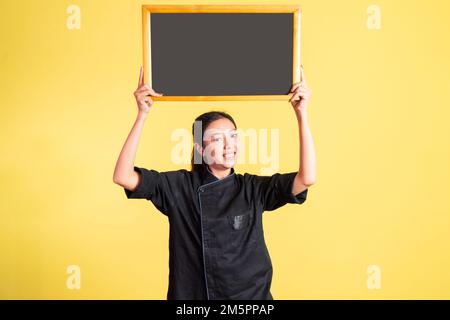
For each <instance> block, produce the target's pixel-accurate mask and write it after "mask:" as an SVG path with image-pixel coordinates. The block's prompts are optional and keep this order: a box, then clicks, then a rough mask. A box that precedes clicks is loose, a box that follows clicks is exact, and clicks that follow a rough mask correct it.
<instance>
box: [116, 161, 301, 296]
mask: <svg viewBox="0 0 450 320" xmlns="http://www.w3.org/2000/svg"><path fill="white" fill-rule="evenodd" d="M134 170H135V171H137V172H139V173H140V174H141V181H140V183H139V185H138V186H137V188H136V189H135V190H134V191H130V190H127V189H125V188H124V190H125V194H126V196H127V198H129V199H130V198H141V199H147V200H150V201H151V202H152V203H153V204H154V206H155V207H156V208H157V209H158V210H159V211H160V212H162V213H163V214H165V215H166V216H167V217H168V219H169V225H170V233H169V289H168V292H167V299H169V300H172V299H202V300H205V299H208V300H213V299H218V300H237V299H245V300H254V299H257V300H272V299H273V297H272V294H271V292H270V285H271V282H272V263H271V260H270V257H269V252H268V250H267V247H266V244H265V241H264V234H263V225H262V213H263V212H264V211H271V210H275V209H277V208H279V207H281V206H283V205H285V204H286V203H297V204H301V203H303V202H304V201H305V200H306V196H307V193H308V189H306V190H304V191H303V192H300V193H299V194H297V195H295V196H294V195H293V194H292V193H291V190H292V185H293V181H294V178H295V175H296V174H297V172H291V173H285V174H280V173H276V174H274V175H272V176H258V175H253V174H248V173H245V174H243V175H241V174H237V173H235V172H234V169H233V168H232V169H231V172H230V174H229V175H228V176H227V177H225V178H223V179H218V178H217V177H216V176H214V175H213V174H212V173H211V171H209V169H208V170H207V171H206V172H205V173H204V174H201V173H199V172H192V171H188V170H184V169H182V170H176V171H166V172H158V171H155V170H148V169H145V168H139V167H134Z"/></svg>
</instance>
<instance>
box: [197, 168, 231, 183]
mask: <svg viewBox="0 0 450 320" xmlns="http://www.w3.org/2000/svg"><path fill="white" fill-rule="evenodd" d="M205 168H206V170H205V172H204V174H203V179H202V185H204V184H207V183H210V182H214V181H217V180H220V179H219V178H217V177H216V176H215V175H214V174H213V173H212V172H211V170H209V167H208V166H205ZM233 173H234V168H231V171H230V174H229V175H228V176H231V175H232V174H233Z"/></svg>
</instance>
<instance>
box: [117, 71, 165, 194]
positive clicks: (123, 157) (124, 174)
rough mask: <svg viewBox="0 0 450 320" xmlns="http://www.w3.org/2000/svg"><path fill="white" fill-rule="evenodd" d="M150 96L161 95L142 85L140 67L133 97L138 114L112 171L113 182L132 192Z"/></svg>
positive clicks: (137, 182)
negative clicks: (137, 155)
mask: <svg viewBox="0 0 450 320" xmlns="http://www.w3.org/2000/svg"><path fill="white" fill-rule="evenodd" d="M150 96H157V97H160V96H162V93H156V92H155V91H154V90H153V89H152V88H151V87H150V86H149V85H148V84H144V72H143V69H142V67H141V70H140V75H139V82H138V87H137V89H136V91H135V92H134V97H135V98H136V102H137V106H138V114H137V118H136V121H135V122H134V125H133V128H132V129H131V131H130V133H129V134H128V137H127V139H126V141H125V144H124V145H123V147H122V150H121V151H120V154H119V158H118V159H117V162H116V167H115V169H114V175H113V182H114V183H115V184H118V185H120V186H122V187H124V188H126V189H128V190H131V191H133V190H134V189H135V188H136V187H137V186H138V185H139V182H140V176H139V174H138V173H137V172H135V171H134V160H135V158H136V151H137V148H138V145H139V139H140V137H141V133H142V129H143V127H144V123H145V120H146V119H147V116H148V113H149V111H150V109H151V107H152V106H153V103H154V102H153V100H152V99H151V98H150Z"/></svg>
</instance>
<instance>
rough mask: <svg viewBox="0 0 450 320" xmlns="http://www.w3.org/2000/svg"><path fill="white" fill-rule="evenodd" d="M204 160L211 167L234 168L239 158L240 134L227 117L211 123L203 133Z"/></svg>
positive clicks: (220, 168)
mask: <svg viewBox="0 0 450 320" xmlns="http://www.w3.org/2000/svg"><path fill="white" fill-rule="evenodd" d="M203 145H204V148H203V161H205V162H206V163H207V164H208V165H209V166H210V167H213V168H215V169H219V170H224V169H229V168H232V167H233V166H234V165H235V163H236V159H237V152H238V149H239V148H238V135H237V131H236V127H235V126H234V124H233V122H231V121H230V120H228V119H226V118H222V119H218V120H215V121H213V122H211V123H210V124H209V126H208V127H207V128H206V130H205V132H204V133H203Z"/></svg>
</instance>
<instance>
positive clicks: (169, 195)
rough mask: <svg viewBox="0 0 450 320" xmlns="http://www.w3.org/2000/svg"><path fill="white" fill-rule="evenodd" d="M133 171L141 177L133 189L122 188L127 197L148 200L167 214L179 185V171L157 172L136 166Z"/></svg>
mask: <svg viewBox="0 0 450 320" xmlns="http://www.w3.org/2000/svg"><path fill="white" fill-rule="evenodd" d="M134 171H136V172H139V174H140V176H141V179H140V182H139V184H138V186H137V187H136V189H135V190H134V191H131V190H128V189H126V188H124V191H125V195H126V196H127V198H128V199H147V200H150V201H151V202H152V203H153V204H154V205H155V207H156V208H157V209H158V210H159V211H160V212H161V213H163V214H165V215H166V216H168V215H169V212H170V211H171V207H172V206H173V205H174V200H173V199H174V197H176V195H177V192H178V189H179V186H180V185H181V183H180V178H181V176H180V175H181V172H180V171H167V172H158V171H156V170H152V169H150V170H149V169H145V168H140V167H136V166H135V167H134Z"/></svg>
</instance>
